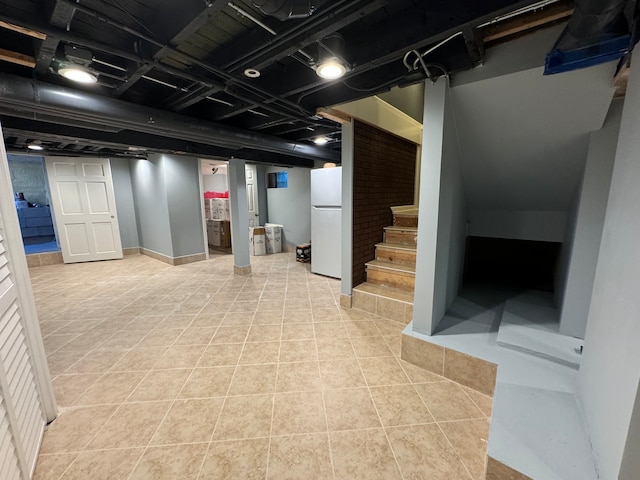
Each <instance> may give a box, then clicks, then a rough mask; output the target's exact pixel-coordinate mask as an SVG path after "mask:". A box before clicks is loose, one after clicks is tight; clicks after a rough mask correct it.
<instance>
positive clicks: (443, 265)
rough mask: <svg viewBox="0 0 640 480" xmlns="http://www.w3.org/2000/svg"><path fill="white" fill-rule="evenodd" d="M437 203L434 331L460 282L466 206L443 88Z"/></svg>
mask: <svg viewBox="0 0 640 480" xmlns="http://www.w3.org/2000/svg"><path fill="white" fill-rule="evenodd" d="M446 94H447V98H446V100H445V115H444V142H443V149H442V176H441V178H440V202H439V205H438V240H437V242H438V243H437V248H436V271H435V274H436V278H435V292H434V305H433V319H434V322H433V324H432V328H433V330H434V331H435V330H436V329H437V326H438V323H439V322H440V320H441V319H442V317H444V314H445V313H446V312H447V310H448V309H449V307H450V306H451V304H452V303H453V301H454V300H455V299H456V297H457V296H458V292H459V290H460V286H461V285H462V272H463V266H464V252H465V229H466V224H467V218H468V216H467V206H466V198H465V192H464V183H463V179H462V169H461V165H460V155H459V145H458V133H457V130H456V122H455V118H454V111H453V107H452V102H451V98H450V94H451V91H450V90H449V89H447V92H446Z"/></svg>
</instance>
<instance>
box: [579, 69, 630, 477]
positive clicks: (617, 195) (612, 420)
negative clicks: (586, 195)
mask: <svg viewBox="0 0 640 480" xmlns="http://www.w3.org/2000/svg"><path fill="white" fill-rule="evenodd" d="M635 60H638V59H635ZM638 125H640V62H634V63H633V64H632V66H631V72H630V75H629V83H628V86H627V93H626V97H625V101H624V108H623V111H622V121H621V124H620V135H619V137H618V146H617V151H616V155H615V161H614V165H613V175H612V177H611V187H610V190H609V199H608V203H607V210H606V216H605V220H604V228H603V233H602V239H601V243H600V253H599V257H598V265H597V267H596V274H595V280H594V283H593V294H592V297H591V306H590V309H589V319H588V324H587V331H586V335H585V344H584V353H583V358H582V362H581V365H580V374H579V389H578V398H579V400H580V402H581V404H582V408H583V411H584V419H585V422H586V425H587V429H588V431H589V435H590V440H591V444H592V445H593V451H594V455H595V460H596V464H597V467H598V470H599V472H600V478H601V479H602V480H616V479H618V478H619V479H620V480H632V479H636V478H638V476H637V474H638V471H637V470H635V473H632V474H630V475H627V473H626V472H629V471H630V470H633V469H632V468H631V465H630V464H627V462H634V461H635V462H636V465H637V462H638V460H637V452H638V451H640V445H638V444H635V445H630V444H628V442H636V443H637V442H638V441H640V439H639V438H638V437H639V435H638V434H637V432H638V430H637V422H638V418H639V416H638V413H639V412H638V411H637V409H638V408H640V404H639V403H638V402H636V396H637V393H638V384H639V383H640V349H639V348H638V341H639V339H640V320H639V319H640V295H638V285H640V241H638V239H639V238H640V221H639V220H638V211H640V188H638V185H639V184H640V162H638V151H639V150H640V130H639V129H638ZM633 419H635V423H634V420H633ZM633 432H635V433H633ZM631 433H633V434H631ZM625 449H626V451H627V452H631V451H633V452H635V455H627V456H624V457H623V453H624V452H625ZM634 457H635V458H634Z"/></svg>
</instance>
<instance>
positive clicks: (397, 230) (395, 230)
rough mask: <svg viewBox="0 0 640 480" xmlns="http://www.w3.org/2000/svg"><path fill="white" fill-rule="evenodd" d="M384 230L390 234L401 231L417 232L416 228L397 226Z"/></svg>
mask: <svg viewBox="0 0 640 480" xmlns="http://www.w3.org/2000/svg"><path fill="white" fill-rule="evenodd" d="M384 229H385V230H389V231H392V232H402V231H407V232H417V231H418V227H399V226H397V225H390V226H388V227H384Z"/></svg>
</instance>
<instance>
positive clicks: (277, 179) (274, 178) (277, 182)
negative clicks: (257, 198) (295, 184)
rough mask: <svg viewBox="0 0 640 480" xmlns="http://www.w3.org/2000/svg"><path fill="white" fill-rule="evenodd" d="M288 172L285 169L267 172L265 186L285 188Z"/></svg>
mask: <svg viewBox="0 0 640 480" xmlns="http://www.w3.org/2000/svg"><path fill="white" fill-rule="evenodd" d="M288 185H289V174H288V172H286V171H283V172H272V173H267V188H287V187H288Z"/></svg>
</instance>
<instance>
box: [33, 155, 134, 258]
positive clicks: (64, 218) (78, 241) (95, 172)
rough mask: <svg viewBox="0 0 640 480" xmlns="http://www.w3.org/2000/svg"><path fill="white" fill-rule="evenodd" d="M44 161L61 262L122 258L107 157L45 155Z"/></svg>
mask: <svg viewBox="0 0 640 480" xmlns="http://www.w3.org/2000/svg"><path fill="white" fill-rule="evenodd" d="M46 162H47V175H48V177H49V187H50V189H51V203H52V206H53V212H54V216H55V222H56V228H57V230H58V232H57V233H58V241H59V242H60V248H61V250H62V258H63V260H64V263H75V262H91V261H95V260H113V259H116V258H122V244H121V241H120V230H119V229H118V217H117V215H116V203H115V195H114V193H113V181H112V179H111V168H110V165H109V159H106V158H96V159H93V158H91V159H90V158H64V157H48V158H47V159H46Z"/></svg>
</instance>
